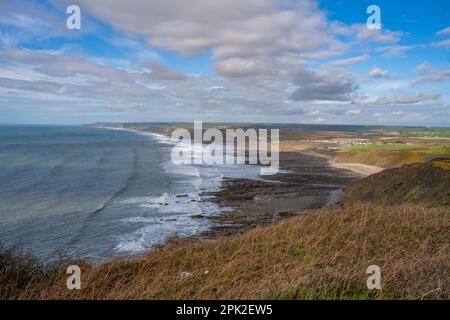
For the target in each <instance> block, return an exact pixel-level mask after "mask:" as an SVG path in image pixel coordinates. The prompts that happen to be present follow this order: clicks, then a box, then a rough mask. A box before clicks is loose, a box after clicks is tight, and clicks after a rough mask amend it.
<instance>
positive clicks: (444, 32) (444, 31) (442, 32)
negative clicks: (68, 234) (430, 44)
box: [436, 27, 450, 36]
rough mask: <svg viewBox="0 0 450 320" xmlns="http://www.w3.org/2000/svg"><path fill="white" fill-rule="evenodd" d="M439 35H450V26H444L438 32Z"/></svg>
mask: <svg viewBox="0 0 450 320" xmlns="http://www.w3.org/2000/svg"><path fill="white" fill-rule="evenodd" d="M436 35H438V36H449V35H450V27H447V28H444V29H442V30H440V31H438V32H437V33H436Z"/></svg>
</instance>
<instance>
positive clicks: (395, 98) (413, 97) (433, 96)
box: [354, 92, 441, 106]
mask: <svg viewBox="0 0 450 320" xmlns="http://www.w3.org/2000/svg"><path fill="white" fill-rule="evenodd" d="M440 97H441V95H440V94H439V93H437V92H434V93H430V94H425V93H416V94H393V95H390V96H381V97H365V98H357V99H355V100H354V103H356V104H358V105H370V106H380V105H382V106H389V105H415V104H423V103H428V102H436V101H437V100H438V99H439V98H440Z"/></svg>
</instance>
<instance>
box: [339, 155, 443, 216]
mask: <svg viewBox="0 0 450 320" xmlns="http://www.w3.org/2000/svg"><path fill="white" fill-rule="evenodd" d="M358 201H368V202H372V203H377V204H386V205H393V204H402V203H416V204H423V205H425V206H430V207H433V206H450V159H435V160H431V161H429V162H427V163H416V164H410V165H404V166H403V167H400V168H394V169H389V170H385V171H383V172H380V173H378V174H374V175H372V176H369V177H367V178H365V179H362V180H360V181H358V182H357V183H355V184H354V185H352V186H351V187H349V188H348V189H347V190H346V191H345V199H344V203H345V204H350V205H351V204H352V203H355V202H358Z"/></svg>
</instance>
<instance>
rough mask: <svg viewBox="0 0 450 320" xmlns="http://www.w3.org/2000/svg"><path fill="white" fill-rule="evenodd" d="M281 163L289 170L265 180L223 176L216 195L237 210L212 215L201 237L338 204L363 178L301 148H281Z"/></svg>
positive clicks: (212, 235)
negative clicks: (287, 150)
mask: <svg viewBox="0 0 450 320" xmlns="http://www.w3.org/2000/svg"><path fill="white" fill-rule="evenodd" d="M280 167H281V169H282V170H287V171H288V172H286V173H278V174H276V175H273V176H266V177H264V181H260V180H247V179H227V180H224V183H223V189H222V190H221V191H219V192H217V193H215V194H214V196H215V199H216V201H217V203H218V204H219V205H221V206H224V207H231V208H233V209H234V210H233V211H231V212H226V213H222V214H220V215H217V216H213V217H209V218H208V219H210V221H211V222H212V225H213V226H212V228H211V229H210V230H209V231H207V232H205V233H204V234H202V237H206V238H211V237H216V236H227V235H232V234H235V233H239V232H243V231H245V230H248V229H251V228H254V227H258V226H263V225H267V224H270V223H273V222H276V221H278V220H280V219H282V218H285V217H290V216H294V215H300V214H305V213H307V212H308V210H311V209H317V208H322V207H326V206H331V205H336V204H337V203H339V201H340V199H341V194H342V190H343V189H344V188H345V187H347V186H349V185H350V184H352V183H353V182H355V181H356V180H358V179H360V178H361V175H360V174H357V173H355V172H352V171H350V170H346V169H342V168H335V167H332V166H330V163H329V160H328V158H326V157H319V156H316V155H312V154H305V153H299V152H281V153H280Z"/></svg>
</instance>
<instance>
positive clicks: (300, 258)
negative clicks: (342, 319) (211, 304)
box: [0, 204, 450, 299]
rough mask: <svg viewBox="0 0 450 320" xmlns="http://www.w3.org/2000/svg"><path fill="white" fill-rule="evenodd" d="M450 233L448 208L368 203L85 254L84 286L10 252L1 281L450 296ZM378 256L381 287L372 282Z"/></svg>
mask: <svg viewBox="0 0 450 320" xmlns="http://www.w3.org/2000/svg"><path fill="white" fill-rule="evenodd" d="M449 239H450V212H449V208H448V207H442V208H434V209H430V208H428V209H427V208H423V207H420V206H399V207H377V206H368V205H364V204H359V205H355V206H352V207H348V208H345V209H339V208H336V209H326V210H325V209H324V210H318V211H314V212H312V213H311V214H308V215H302V216H298V217H294V218H290V219H287V220H284V221H281V222H280V223H277V224H274V225H271V226H267V227H263V228H258V229H254V230H251V231H249V232H246V233H244V234H242V235H239V236H234V237H230V238H224V239H219V240H217V241H201V240H194V239H184V240H181V239H172V240H171V241H169V242H168V243H167V244H166V245H163V246H159V247H156V248H154V249H153V250H151V251H150V252H148V253H147V254H146V255H145V256H143V257H140V258H135V259H117V260H112V261H109V262H106V263H102V264H97V265H92V264H89V263H85V262H79V265H80V267H81V270H82V289H81V290H79V291H77V290H75V291H69V290H68V289H67V288H66V279H67V275H66V274H65V269H64V268H63V267H62V266H60V267H55V268H53V269H51V270H43V269H42V268H41V267H36V268H35V267H34V266H35V264H34V263H33V262H31V261H29V260H24V262H23V265H24V266H25V267H20V268H16V267H14V266H17V265H21V258H20V257H18V258H11V257H10V258H7V259H3V258H2V260H0V261H1V265H0V274H1V275H2V276H1V277H0V288H10V289H8V290H2V291H1V297H0V298H3V299H8V298H20V299H266V298H267V299H421V298H427V299H449V298H450V247H449ZM3 255H4V251H2V252H1V253H0V256H2V257H3ZM7 255H8V254H7ZM28 263H29V264H28ZM373 264H376V265H378V266H380V268H381V271H382V290H381V291H377V290H375V291H370V290H368V289H367V287H366V280H367V277H368V276H367V275H366V274H365V272H366V269H367V267H368V266H370V265H373ZM11 270H15V271H14V272H11ZM182 272H189V273H190V274H191V276H188V277H182V276H181V273H182ZM5 275H6V276H5Z"/></svg>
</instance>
